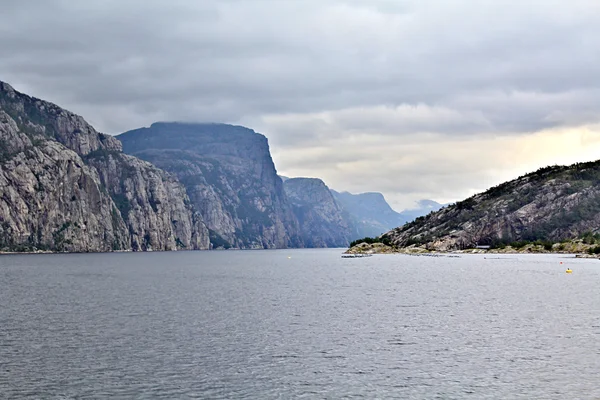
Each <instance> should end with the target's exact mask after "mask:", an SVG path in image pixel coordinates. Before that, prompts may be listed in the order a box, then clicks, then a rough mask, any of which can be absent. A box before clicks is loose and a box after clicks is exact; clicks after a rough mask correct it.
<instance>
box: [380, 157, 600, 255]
mask: <svg viewBox="0 0 600 400" xmlns="http://www.w3.org/2000/svg"><path fill="white" fill-rule="evenodd" d="M599 231H600V161H596V162H589V163H579V164H574V165H571V166H553V167H547V168H542V169H540V170H538V171H536V172H534V173H531V174H527V175H525V176H522V177H519V178H518V179H515V180H512V181H510V182H506V183H503V184H501V185H498V186H496V187H493V188H491V189H489V190H487V191H486V192H483V193H480V194H477V195H475V196H472V197H470V198H468V199H466V200H464V201H461V202H458V203H456V204H453V205H450V206H447V207H445V208H443V209H441V210H439V211H437V212H434V213H431V214H429V215H427V216H426V217H419V218H417V219H416V220H415V221H413V222H411V223H408V224H406V225H404V226H401V227H398V228H396V229H394V230H391V231H390V232H388V233H386V234H385V235H383V238H386V239H387V240H389V241H390V242H391V243H392V245H394V246H396V247H400V248H402V247H407V246H411V245H418V246H422V247H425V248H427V249H430V250H440V251H446V250H460V249H468V248H473V247H475V246H477V245H490V246H493V247H501V246H505V245H507V244H515V242H522V241H527V242H532V241H545V242H549V243H550V244H548V245H551V242H557V241H561V240H569V239H573V238H577V237H580V236H582V235H584V234H586V233H587V234H588V235H589V234H590V233H591V234H595V233H598V232H599Z"/></svg>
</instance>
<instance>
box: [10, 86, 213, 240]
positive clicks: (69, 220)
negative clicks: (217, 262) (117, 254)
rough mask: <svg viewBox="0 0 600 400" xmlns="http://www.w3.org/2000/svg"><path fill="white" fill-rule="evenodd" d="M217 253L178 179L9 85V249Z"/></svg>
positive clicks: (72, 116) (75, 118)
mask: <svg viewBox="0 0 600 400" xmlns="http://www.w3.org/2000/svg"><path fill="white" fill-rule="evenodd" d="M208 246H209V238H208V230H207V228H206V226H205V225H204V223H203V222H202V219H201V217H200V215H199V214H197V213H194V211H193V209H192V207H191V205H190V203H189V199H188V198H187V196H186V194H185V190H184V188H183V187H182V186H181V185H180V184H179V183H178V182H177V181H176V180H175V179H173V178H172V177H170V176H169V175H168V174H167V173H165V172H164V171H161V170H159V169H158V168H156V167H154V166H153V165H151V164H149V163H147V162H144V161H142V160H139V159H137V158H135V157H131V156H128V155H125V154H123V153H122V152H121V143H120V142H119V141H118V140H116V139H115V138H113V137H111V136H107V135H104V134H101V133H98V132H96V130H95V129H94V128H93V127H91V126H90V125H89V124H87V122H85V120H84V119H83V118H81V117H80V116H77V115H75V114H73V113H70V112H68V111H66V110H63V109H62V108H60V107H58V106H56V105H54V104H52V103H49V102H46V101H42V100H39V99H36V98H34V97H30V96H27V95H25V94H22V93H19V92H18V91H16V90H14V89H13V88H12V87H11V86H10V85H8V84H6V83H4V82H0V250H3V251H32V250H52V251H70V252H91V251H111V250H176V249H205V248H208Z"/></svg>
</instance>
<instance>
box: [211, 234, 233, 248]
mask: <svg viewBox="0 0 600 400" xmlns="http://www.w3.org/2000/svg"><path fill="white" fill-rule="evenodd" d="M208 234H209V239H210V244H212V246H213V249H218V248H224V249H230V248H231V244H230V243H229V242H228V241H227V240H225V239H223V237H222V236H221V235H219V234H218V233H217V232H215V231H213V230H212V229H209V230H208Z"/></svg>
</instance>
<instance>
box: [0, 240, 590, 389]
mask: <svg viewBox="0 0 600 400" xmlns="http://www.w3.org/2000/svg"><path fill="white" fill-rule="evenodd" d="M340 253H341V250H293V251H292V250H279V251H225V252H218V251H214V252H178V253H138V254H133V253H129V254H85V255H84V254H72V255H22V256H1V257H0V397H1V398H10V399H20V398H77V399H86V398H169V399H170V398H261V399H264V398H292V397H302V396H304V397H306V398H343V397H347V398H390V397H397V398H415V399H421V398H428V399H431V398H444V399H449V398H473V399H486V398H490V399H491V398H494V399H497V398H507V399H508V398H524V399H533V398H544V399H553V398H556V399H561V398H563V399H564V398H570V399H575V398H586V399H587V398H598V397H600V386H599V385H598V376H600V261H598V260H584V259H574V258H564V257H560V256H554V255H553V256H527V255H503V256H494V257H491V256H487V257H485V258H484V256H479V255H470V256H461V257H460V258H448V257H440V258H432V257H410V256H401V255H392V256H383V255H382V256H374V257H371V258H363V259H342V258H341V257H340ZM290 257H291V258H290ZM561 261H562V262H563V264H562V265H561V264H560V262H561ZM567 266H569V267H571V268H572V269H573V274H572V275H568V274H565V272H564V271H565V269H566V267H567Z"/></svg>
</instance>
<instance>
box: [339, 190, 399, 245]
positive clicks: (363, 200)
mask: <svg viewBox="0 0 600 400" xmlns="http://www.w3.org/2000/svg"><path fill="white" fill-rule="evenodd" d="M331 193H332V194H333V197H334V198H335V199H336V200H337V201H338V203H339V204H340V205H341V206H342V208H343V210H344V211H346V212H347V213H348V214H349V216H350V219H351V221H352V225H353V235H352V240H355V239H359V238H363V237H366V236H369V237H375V236H379V235H381V234H382V233H384V232H387V231H389V230H390V229H392V228H393V227H396V226H398V225H400V223H401V221H402V217H401V214H400V213H398V212H396V211H394V210H393V209H392V208H391V207H390V205H389V204H388V203H387V201H385V198H384V197H383V195H382V194H381V193H373V192H371V193H361V194H352V193H349V192H337V191H335V190H331Z"/></svg>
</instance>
